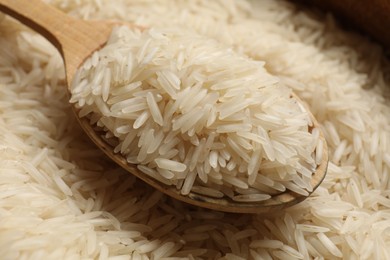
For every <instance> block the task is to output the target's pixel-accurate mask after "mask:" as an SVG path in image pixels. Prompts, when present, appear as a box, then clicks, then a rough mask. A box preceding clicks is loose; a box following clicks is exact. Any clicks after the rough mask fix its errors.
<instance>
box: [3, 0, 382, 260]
mask: <svg viewBox="0 0 390 260" xmlns="http://www.w3.org/2000/svg"><path fill="white" fill-rule="evenodd" d="M47 2H50V3H51V4H53V5H55V6H56V7H58V8H60V9H62V10H64V11H65V12H68V13H71V14H72V15H74V16H76V17H81V18H85V19H102V18H104V19H120V20H126V21H129V22H135V23H137V24H139V25H142V26H145V27H155V28H157V29H160V28H167V27H169V26H173V25H180V26H181V27H182V28H188V30H194V31H196V32H197V33H198V34H200V35H203V37H209V38H213V39H214V40H216V41H218V42H219V43H221V44H223V45H224V46H226V47H227V48H232V49H233V50H234V51H235V52H237V53H239V54H240V55H243V56H245V57H249V58H251V59H253V60H257V61H264V62H265V64H264V65H261V66H264V67H265V68H266V69H267V70H268V71H269V72H271V73H272V74H274V75H276V76H278V78H279V79H280V80H281V81H282V82H283V84H285V85H286V86H288V87H290V88H292V89H293V90H294V92H295V93H297V94H298V95H299V96H300V97H302V99H303V100H304V101H305V102H306V103H307V104H308V106H309V107H310V110H311V111H312V112H313V113H314V115H315V117H316V118H317V119H318V120H319V122H320V127H321V129H322V130H323V133H324V135H325V138H326V141H327V143H328V145H329V149H330V154H331V155H333V154H334V152H335V151H336V149H337V147H338V146H339V145H340V144H341V143H342V142H346V145H345V149H344V152H343V153H342V155H341V157H339V158H340V159H338V160H337V161H335V162H330V163H329V168H328V174H327V176H326V178H325V180H324V182H323V183H322V185H321V186H320V187H319V188H318V189H317V190H316V191H315V192H314V194H313V195H312V196H310V197H309V198H308V199H307V200H305V201H304V202H302V203H300V204H297V205H295V206H294V207H292V208H290V209H288V210H286V211H281V212H277V214H274V215H269V216H256V215H245V214H243V215H236V214H227V213H222V212H217V211H211V210H204V209H199V208H194V207H191V206H188V205H186V204H184V203H181V202H178V201H174V200H172V199H170V198H168V197H166V196H165V195H160V196H158V195H157V194H156V193H155V190H153V189H151V188H149V187H148V186H147V185H145V184H144V183H142V182H141V181H139V180H137V179H136V178H134V177H132V176H130V175H129V174H127V173H125V172H123V171H122V170H121V169H118V168H116V166H114V165H112V163H110V162H109V161H107V160H106V158H105V156H104V155H102V153H101V152H100V151H99V150H97V149H96V148H95V147H94V145H92V144H91V143H90V142H89V141H88V138H87V137H86V136H85V135H84V134H83V133H82V131H81V130H80V129H79V127H78V125H77V122H76V121H75V119H74V116H73V115H72V112H71V110H70V109H69V105H68V97H67V94H66V90H65V86H64V82H63V79H64V71H63V65H62V61H61V59H60V57H59V54H58V53H57V52H56V51H55V50H54V48H53V47H52V46H51V45H50V44H49V43H48V42H46V41H44V40H43V39H42V37H40V36H38V35H37V34H35V33H33V32H31V31H29V30H27V29H26V28H25V27H22V26H21V25H19V24H17V23H16V22H15V21H11V20H10V19H8V18H1V19H0V20H1V21H0V32H1V37H0V143H1V145H0V162H1V163H0V252H1V256H2V259H83V258H85V259H86V258H88V259H99V258H101V259H104V258H105V259H115V258H117V259H148V258H149V259H150V258H151V257H152V255H151V253H152V252H153V251H155V250H158V249H159V248H162V249H164V251H165V249H167V247H166V246H164V245H168V247H169V245H172V244H171V243H173V244H174V247H173V248H171V249H169V248H168V249H167V251H165V252H166V258H165V257H164V258H165V259H169V258H168V257H172V258H173V259H175V257H177V258H181V259H223V258H224V257H226V256H227V257H228V258H236V259H237V257H241V258H243V259H258V258H263V259H273V258H276V257H277V256H280V257H289V258H288V259H291V258H293V257H294V256H295V257H300V256H301V255H302V256H303V259H315V258H317V259H390V240H389V236H388V233H387V230H388V229H389V227H390V221H389V220H390V215H389V213H388V211H389V206H390V205H389V203H388V199H389V195H390V194H389V192H388V189H389V173H390V169H389V166H390V163H389V162H390V159H389V154H390V147H389V140H390V137H389V136H388V135H389V126H390V121H389V120H390V119H389V118H390V116H389V115H390V109H389V106H388V103H389V102H388V101H389V100H388V97H389V96H388V94H389V90H388V86H389V81H388V74H386V73H389V71H390V70H389V65H388V64H389V63H388V60H386V59H385V57H384V51H383V49H381V48H380V47H379V46H377V45H375V44H374V43H372V42H371V41H370V40H367V39H365V38H364V37H362V36H359V35H356V34H354V33H351V32H345V31H343V30H341V29H340V28H339V27H338V25H337V23H336V22H335V21H334V19H333V18H332V17H331V16H330V15H325V14H321V13H319V12H318V11H314V12H311V11H308V10H305V9H304V8H303V7H302V6H296V5H295V4H293V3H290V2H284V1H273V0H256V1H249V2H248V1H222V0H221V1H219V0H218V1H217V0H216V1H196V2H193V1H187V0H166V1H154V2H153V3H149V2H148V1H142V0H132V1H128V0H121V1H95V0H69V1H60V0H50V1H47ZM143 55H145V54H143ZM139 57H141V56H139ZM141 58H142V57H141ZM94 59H96V58H94ZM127 59H129V60H132V59H133V58H132V57H127ZM145 59H146V58H145ZM147 59H150V57H149V58H147ZM92 64H95V65H96V61H94V62H91V66H92ZM177 66H178V67H183V66H185V56H184V52H183V54H181V56H180V58H178V62H177ZM126 69H128V71H129V70H130V69H131V66H129V67H128V68H126ZM128 71H126V70H124V72H123V73H124V74H127V73H129V72H128ZM221 74H223V73H222V72H221ZM102 76H103V75H102ZM145 76H146V75H145ZM111 77H115V73H113V74H112V75H111ZM160 77H161V78H160V80H161V81H164V80H167V78H168V79H170V78H171V76H166V74H164V75H162V74H161V75H160ZM197 79H198V78H197ZM175 82H176V81H175V80H173V81H172V82H168V83H167V84H168V87H169V86H171V88H170V89H173V90H175V87H174V86H177V85H175V84H176V83H175ZM139 84H140V83H134V85H130V86H128V88H126V90H128V91H131V90H130V89H131V88H134V89H135V88H138V87H139ZM220 87H222V86H220ZM153 94H155V93H153ZM118 95H121V94H120V93H118ZM143 95H144V96H143V98H144V99H145V98H146V95H147V93H143ZM141 97H142V96H141ZM154 97H155V99H156V100H158V96H157V95H154ZM213 98H214V97H213ZM199 99H200V97H199ZM183 100H184V99H183ZM114 101H115V100H114ZM117 101H118V100H116V101H115V102H117ZM183 102H184V103H183V105H185V104H188V102H187V103H186V102H185V101H183ZM102 103H104V102H102ZM189 103H191V102H189ZM144 105H146V106H147V102H145V104H144ZM184 108H185V109H188V111H191V110H192V108H191V107H186V106H183V109H184ZM210 113H211V115H214V116H215V115H216V112H215V111H213V110H211V112H210ZM151 117H152V115H151V114H150V113H149V114H145V115H144V119H142V118H141V119H140V121H138V122H137V124H139V127H142V126H143V125H144V124H146V121H147V119H148V118H151ZM263 117H264V115H260V118H256V119H257V120H262V118H263ZM142 120H144V122H142ZM208 120H209V122H208V123H210V124H212V122H213V121H214V122H215V120H217V118H212V117H211V118H209V119H208ZM274 124H277V120H276V121H275V122H274ZM206 125H207V122H206ZM120 126H121V125H119V126H118V128H117V130H118V132H120V133H122V132H123V133H122V134H124V133H126V132H127V131H128V130H127V129H126V128H125V127H122V128H119V127H120ZM36 133H38V135H37V134H36ZM115 134H116V133H115ZM244 135H245V134H244ZM154 136H157V132H155V133H154ZM238 136H240V137H243V136H241V135H238ZM247 136H248V135H247V134H246V135H245V137H247ZM48 138H49V139H48ZM213 139H215V136H213V135H210V136H208V138H207V139H206V140H204V141H202V140H196V139H194V138H193V139H191V142H193V143H198V142H199V144H200V143H202V144H203V143H204V147H205V148H204V149H205V150H206V151H209V150H212V149H211V144H214V146H213V147H217V146H218V147H221V145H220V144H217V143H216V142H215V141H214V140H213ZM256 140H257V141H258V142H260V143H261V142H264V141H263V139H261V138H260V139H259V138H257V139H256ZM372 140H378V141H376V142H375V143H376V144H375V145H374V144H372V143H371V141H372ZM129 141H131V140H129ZM165 141H166V142H165ZM234 141H235V142H237V140H235V139H234ZM162 142H163V143H164V144H166V146H164V148H161V150H162V153H167V152H169V151H172V152H170V153H171V154H174V153H175V151H173V150H174V149H173V147H174V146H175V145H176V144H177V143H176V142H177V140H176V139H175V136H174V135H170V136H169V138H168V136H167V140H163V141H162ZM219 143H220V142H219ZM118 149H119V148H118ZM150 149H152V148H150ZM182 149H183V147H178V148H177V149H176V150H177V153H178V154H179V156H183V155H184V153H183V152H182ZM219 149H221V148H219ZM374 150H375V151H374ZM194 152H195V151H194ZM220 155H221V156H220V158H221V157H222V158H223V159H224V160H225V163H226V168H227V169H228V168H230V167H232V169H234V168H236V167H238V168H239V164H235V163H232V160H230V159H231V157H233V156H235V155H234V154H231V153H227V152H222V153H221V154H220ZM173 156H175V155H173ZM199 157H202V159H205V158H206V157H205V158H203V154H200V155H199ZM331 158H332V157H331ZM184 159H185V158H184V157H183V160H184ZM207 160H209V158H208V157H207ZM229 160H230V161H229ZM212 161H214V159H212ZM221 162H222V159H221ZM222 164H223V163H222ZM186 165H189V164H186ZM218 165H220V162H219V161H218ZM237 165H238V166H237ZM143 167H145V169H144V170H145V171H146V169H149V170H151V171H150V172H149V173H150V174H154V175H155V176H160V174H159V173H158V172H157V171H156V170H154V169H150V168H149V167H146V166H143ZM220 167H224V166H222V165H220ZM262 167H268V165H267V164H263V165H262ZM269 167H270V168H272V167H273V166H272V165H269ZM195 168H196V167H195ZM198 168H199V167H198ZM210 168H212V167H210ZM54 169H57V170H54ZM205 176H207V175H204V176H203V177H205ZM212 176H213V178H215V179H217V178H218V177H220V176H218V175H217V174H213V175H212ZM259 176H262V175H259ZM208 178H211V177H210V176H208ZM59 179H61V180H62V181H63V183H65V185H66V186H68V187H70V190H71V193H70V192H69V190H67V189H66V188H65V189H60V186H61V187H65V186H62V185H63V184H60V182H58V180H59ZM161 179H163V180H164V178H161ZM55 180H57V181H55ZM262 182H264V183H265V184H262V185H260V183H258V182H257V180H256V181H255V183H254V185H259V186H261V187H262V189H266V187H269V190H267V191H268V192H279V191H283V186H281V185H280V184H278V183H277V182H274V181H273V180H271V179H269V178H266V177H264V178H263V179H262ZM61 183H62V182H61ZM58 184H59V185H58ZM270 194H271V193H270ZM357 194H358V195H357ZM233 195H234V194H233ZM145 203H147V205H146V209H144V210H143V209H142V207H143V205H144V204H145ZM103 212H107V213H110V215H108V214H102V213H103ZM114 219H117V221H114ZM94 221H95V222H94ZM101 224H104V225H101ZM207 227H209V228H210V230H207ZM197 228H199V229H197ZM247 230H252V231H247ZM253 230H255V231H256V232H254V231H253ZM198 231H199V232H198ZM192 232H197V234H196V235H193V236H191V235H192ZM318 234H321V235H319V236H318ZM324 238H325V239H324ZM326 238H328V239H329V240H330V241H331V243H332V244H333V245H334V246H333V245H332V244H329V243H328V242H329V241H328V239H326ZM264 241H268V242H264ZM323 242H324V243H325V245H327V246H328V248H327V247H326V246H325V245H324V243H323ZM167 243H169V244H167ZM336 248H337V250H336ZM162 249H161V250H162ZM291 249H293V250H291ZM175 250H176V251H175ZM294 250H296V251H297V252H299V254H300V255H299V254H297V253H296V252H295V251H294ZM287 251H288V252H290V253H288V252H287ZM159 252H162V251H157V253H158V254H159V255H160V253H159ZM340 252H341V254H340ZM162 253H163V254H164V252H162ZM168 255H169V256H168ZM164 258H162V259H164Z"/></svg>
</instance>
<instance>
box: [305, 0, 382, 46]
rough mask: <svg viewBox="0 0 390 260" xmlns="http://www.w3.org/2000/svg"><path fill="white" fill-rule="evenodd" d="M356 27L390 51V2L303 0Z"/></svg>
mask: <svg viewBox="0 0 390 260" xmlns="http://www.w3.org/2000/svg"><path fill="white" fill-rule="evenodd" d="M303 2H304V3H305V4H308V5H312V6H317V7H319V8H320V9H322V10H327V11H330V12H332V13H334V14H335V15H336V17H337V18H339V20H341V21H343V22H347V23H349V24H352V25H354V26H355V27H356V28H358V29H360V30H361V31H363V32H365V33H367V34H368V35H370V36H371V37H372V38H373V39H375V40H376V41H378V42H379V43H381V44H382V45H383V46H384V47H385V48H386V49H387V50H389V49H390V0H369V1H368V0H303Z"/></svg>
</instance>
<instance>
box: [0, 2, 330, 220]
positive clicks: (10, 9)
mask: <svg viewBox="0 0 390 260" xmlns="http://www.w3.org/2000/svg"><path fill="white" fill-rule="evenodd" d="M0 11H2V12H4V13H6V14H8V15H10V16H12V17H14V18H15V19H17V20H19V21H20V22H22V23H23V24H25V25H26V26H28V27H30V28H32V29H34V30H35V31H37V32H38V33H40V34H41V35H42V36H44V37H45V38H46V39H48V40H49V41H50V42H51V43H52V44H53V45H54V46H55V47H56V48H57V49H58V50H59V52H60V53H61V55H62V57H63V60H64V64H65V71H66V82H67V84H68V91H69V92H70V90H69V86H70V84H71V82H72V81H73V77H74V75H75V73H76V71H77V69H78V68H79V67H80V66H81V65H82V64H83V63H84V61H85V60H86V59H87V58H88V57H89V56H91V55H92V53H93V52H94V51H96V50H98V49H100V48H101V47H102V46H104V44H105V43H106V42H107V40H108V38H109V36H110V34H111V31H112V28H113V26H115V25H118V23H114V22H111V21H84V20H79V19H75V18H72V17H70V16H68V15H66V14H64V13H62V12H61V11H59V10H57V9H55V8H53V7H50V6H48V5H47V4H45V3H43V2H42V1H41V0H29V1H22V0H0ZM126 25H128V24H126ZM128 26H132V25H128ZM141 29H142V28H141ZM291 98H294V99H296V100H297V102H300V103H302V104H303V102H302V101H301V100H300V99H299V98H298V97H297V96H295V95H292V96H291ZM73 109H74V112H75V114H76V115H78V110H77V108H75V107H74V106H73ZM307 111H309V110H307ZM309 114H310V117H311V120H312V122H313V128H314V127H316V128H318V122H317V121H316V119H315V118H314V116H313V115H312V114H311V113H310V112H309ZM76 118H77V119H78V121H79V123H80V125H81V127H82V128H83V130H84V131H85V132H86V134H87V135H88V136H89V138H90V139H91V140H92V141H93V142H94V143H95V144H96V145H97V146H98V147H99V148H100V149H101V150H102V151H103V152H104V153H105V154H106V155H107V156H108V157H110V158H111V159H112V160H113V161H114V162H116V163H117V164H118V165H120V166H121V167H122V168H124V169H125V170H127V171H128V172H130V173H131V174H133V175H135V176H136V177H138V178H140V179H142V180H143V181H144V182H146V183H148V184H149V185H151V186H153V187H154V188H156V189H157V190H159V191H161V192H163V193H165V194H167V195H169V196H171V197H173V198H175V199H178V200H180V201H183V202H186V203H189V204H192V205H195V206H199V207H204V208H209V209H213V210H219V211H225V212H233V213H257V214H265V213H270V212H273V211H277V210H281V209H283V208H287V207H290V206H292V205H294V204H296V203H298V202H301V201H303V200H304V199H305V198H306V197H307V196H303V195H300V194H297V193H294V192H292V191H285V192H282V193H280V194H275V195H273V196H272V197H271V198H270V199H268V200H265V201H261V202H236V201H233V200H232V199H230V198H228V197H224V198H212V197H207V196H204V195H200V194H197V193H192V192H190V193H189V194H188V195H185V196H184V195H182V194H181V193H180V190H177V189H176V187H174V186H167V185H165V184H163V183H160V182H158V181H156V180H154V179H152V178H151V177H149V176H148V175H146V174H144V173H142V172H140V171H139V170H138V169H137V166H136V165H132V164H129V163H127V161H126V159H125V158H124V157H123V156H122V155H121V154H118V153H114V148H113V147H112V146H111V145H110V144H108V143H107V142H106V141H105V140H104V138H102V136H103V135H104V132H100V131H99V130H96V129H95V127H94V126H92V125H91V124H90V122H89V120H88V119H86V118H80V117H78V116H76ZM319 138H320V139H321V140H322V142H323V144H324V145H323V147H322V149H323V150H322V151H321V153H322V160H321V163H320V164H319V165H318V166H317V168H316V170H315V172H314V173H313V176H312V179H311V185H312V187H313V190H315V189H316V188H317V187H318V186H319V185H320V184H321V182H322V180H323V179H324V177H325V175H326V169H327V163H328V150H327V146H326V142H325V139H324V136H323V135H322V133H320V137H319Z"/></svg>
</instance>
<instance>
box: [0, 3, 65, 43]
mask: <svg viewBox="0 0 390 260" xmlns="http://www.w3.org/2000/svg"><path fill="white" fill-rule="evenodd" d="M0 11H2V12H4V13H6V14H8V15H10V16H12V17H14V18H15V19H17V20H18V21H20V22H22V23H23V24H24V25H26V26H28V27H30V28H31V29H33V30H35V31H36V32H38V33H39V34H41V35H42V36H44V37H45V38H46V39H48V40H49V41H50V42H51V43H52V44H53V45H54V46H56V48H57V49H59V50H61V43H60V42H61V39H62V38H63V35H64V34H65V35H69V34H71V33H73V32H72V30H71V27H72V26H71V25H72V22H73V19H72V18H70V17H69V16H67V15H66V14H64V13H62V12H61V11H59V10H57V9H55V8H53V7H51V6H49V5H47V4H45V3H44V2H42V1H41V0H28V1H26V0H0ZM64 31H66V32H64Z"/></svg>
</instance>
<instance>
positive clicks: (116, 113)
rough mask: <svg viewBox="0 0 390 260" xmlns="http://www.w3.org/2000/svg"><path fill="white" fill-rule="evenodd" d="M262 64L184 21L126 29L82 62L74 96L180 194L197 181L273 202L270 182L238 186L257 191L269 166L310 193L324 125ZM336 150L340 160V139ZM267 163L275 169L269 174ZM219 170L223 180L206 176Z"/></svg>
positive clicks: (127, 151) (279, 179)
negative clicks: (315, 124)
mask: <svg viewBox="0 0 390 260" xmlns="http://www.w3.org/2000/svg"><path fill="white" fill-rule="evenodd" d="M129 57H133V59H129ZM92 60H94V61H95V62H92ZM96 60H97V61H96ZM128 62H130V64H128ZM178 64H180V65H178ZM264 64H265V63H264V62H262V61H252V60H250V59H245V58H244V57H243V56H241V55H237V54H236V53H234V52H232V50H231V49H227V48H225V47H224V46H222V45H218V43H217V42H216V41H213V40H210V39H209V38H202V37H201V36H200V35H198V34H196V33H194V32H191V31H189V30H188V29H186V30H180V29H179V28H177V27H169V28H167V29H165V30H160V29H156V28H151V29H148V30H145V31H144V32H139V31H137V30H132V29H130V28H128V27H120V28H116V29H114V31H113V33H112V35H111V37H110V39H109V41H108V43H107V45H106V46H104V47H103V48H102V49H101V50H99V51H97V52H95V53H94V54H93V56H92V57H91V58H89V59H88V60H87V61H86V62H85V64H84V65H82V67H81V68H80V69H79V71H78V72H77V73H78V75H77V76H76V77H75V78H76V80H75V81H74V82H73V83H72V87H71V92H72V97H71V100H70V101H71V102H72V103H76V104H77V107H78V109H80V113H79V115H80V116H83V117H85V116H86V117H92V118H94V120H93V121H92V123H93V124H94V123H95V121H96V120H97V122H96V123H97V125H98V126H99V127H101V128H102V129H103V130H104V131H107V134H106V136H109V137H111V136H113V135H114V136H115V137H116V140H117V144H116V147H115V148H114V150H115V151H117V152H119V151H120V152H121V153H122V155H123V156H124V157H127V161H128V162H132V163H135V164H142V165H144V166H148V167H150V168H152V169H156V170H157V172H158V173H159V174H160V176H159V177H155V179H156V180H158V181H160V180H161V178H164V179H165V181H163V183H164V184H167V183H169V184H170V185H174V186H176V187H177V188H178V189H181V194H183V195H187V194H189V193H190V192H191V191H192V187H193V185H194V184H195V185H197V186H204V187H206V188H208V189H216V190H218V191H226V190H227V189H228V188H229V189H232V190H233V192H234V193H235V194H236V195H235V196H234V197H233V200H235V201H240V202H254V201H263V200H267V199H269V198H270V196H269V195H268V194H267V191H265V190H261V189H260V190H259V191H258V195H257V196H256V195H244V194H242V193H241V191H240V189H242V190H246V189H248V188H252V190H253V189H259V186H258V185H257V186H255V185H253V184H254V183H255V182H256V180H257V182H260V183H261V182H262V178H261V177H259V178H258V175H263V174H265V175H266V176H267V177H268V178H270V179H271V180H273V181H274V182H276V183H278V184H281V185H283V186H285V187H286V188H287V189H288V190H291V191H294V192H297V193H299V194H302V195H304V196H307V195H308V194H309V192H312V190H313V187H312V186H311V176H312V174H313V172H314V171H315V169H316V167H317V165H319V164H320V163H316V162H317V161H318V162H321V157H322V151H321V152H316V150H317V149H316V147H317V144H318V139H319V134H318V132H319V131H320V130H319V129H316V128H314V129H315V134H311V127H312V126H313V125H312V122H311V119H310V117H309V114H308V113H307V111H306V109H305V108H304V107H303V106H302V105H301V104H300V103H299V102H298V101H297V100H295V99H294V98H291V95H292V94H291V90H289V89H288V88H286V87H285V86H284V85H283V84H281V83H280V80H279V79H278V78H277V77H275V76H272V75H270V74H269V73H268V72H267V71H266V70H265V69H264V68H263V66H264ZM129 66H131V69H130V70H127V69H126V68H127V67H129ZM134 86H137V88H134ZM129 90H130V91H129ZM118 93H120V95H118ZM212 111H213V112H212ZM123 129H126V131H123ZM210 135H211V136H212V141H211V140H210V139H209V138H208V137H209V136H210ZM171 138H174V139H175V143H172V141H170V139H171ZM206 140H208V142H207V141H206ZM206 142H207V145H208V147H209V148H208V149H207V150H206V149H205V147H204V146H205V145H206ZM319 145H320V148H322V147H323V143H322V142H321V143H319ZM179 148H181V151H182V152H181V153H180V154H179V152H178V151H179ZM222 151H223V152H222ZM337 151H339V152H338V153H336V154H335V156H334V160H338V157H341V156H342V153H343V152H344V149H343V146H340V148H339V149H338V150H337ZM222 153H224V154H227V153H228V154H231V156H229V158H228V159H225V158H223V156H222ZM222 159H223V160H222ZM188 161H189V164H188V163H187V162H188ZM231 162H233V163H234V166H233V164H232V163H231ZM267 162H275V163H274V164H273V166H274V168H273V169H268V171H265V172H263V170H262V164H263V163H265V164H266V163H267ZM229 163H230V164H229ZM187 167H188V169H187ZM180 173H183V174H184V178H183V177H182V176H181V175H183V174H180ZM215 174H217V175H219V176H221V178H218V180H214V178H209V177H210V176H213V175H215ZM294 175H296V176H294ZM148 176H155V175H154V174H148ZM299 176H302V178H300V177H299ZM303 176H306V177H307V178H304V177H303ZM286 182H292V184H291V185H285V183H286ZM216 184H218V185H216ZM262 184H265V183H262ZM221 185H223V186H225V187H223V188H221V187H220V186H221ZM229 193H231V192H229ZM203 194H204V195H206V193H203ZM214 197H215V196H214Z"/></svg>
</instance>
